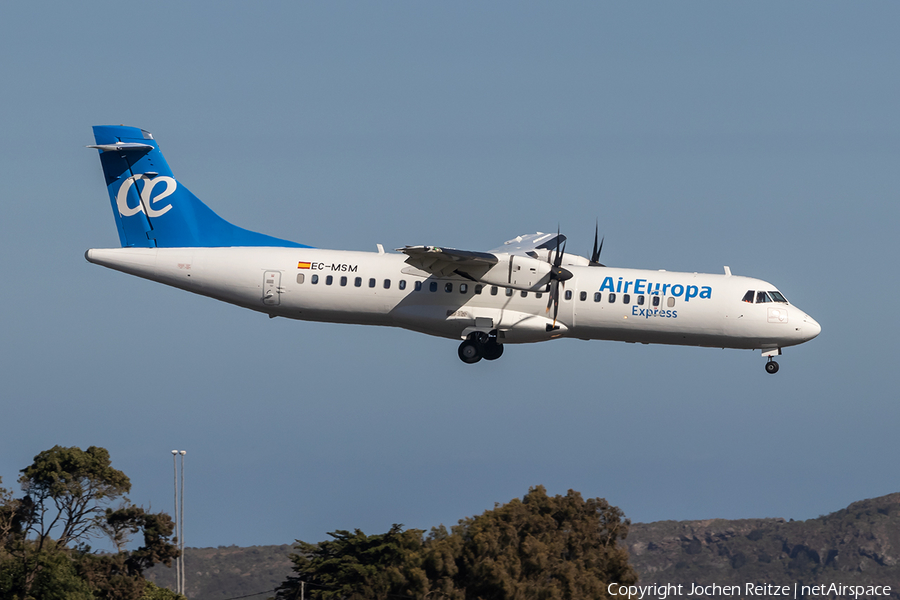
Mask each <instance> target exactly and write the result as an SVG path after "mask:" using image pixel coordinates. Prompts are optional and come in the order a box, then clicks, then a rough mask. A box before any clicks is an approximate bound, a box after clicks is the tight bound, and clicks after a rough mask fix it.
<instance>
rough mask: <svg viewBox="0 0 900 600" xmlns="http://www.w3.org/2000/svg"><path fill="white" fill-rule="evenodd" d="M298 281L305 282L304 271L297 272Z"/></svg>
mask: <svg viewBox="0 0 900 600" xmlns="http://www.w3.org/2000/svg"><path fill="white" fill-rule="evenodd" d="M297 283H303V273H297Z"/></svg>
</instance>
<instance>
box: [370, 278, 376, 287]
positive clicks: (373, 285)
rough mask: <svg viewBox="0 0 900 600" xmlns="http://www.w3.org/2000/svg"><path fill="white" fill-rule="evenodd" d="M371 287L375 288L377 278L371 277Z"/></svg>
mask: <svg viewBox="0 0 900 600" xmlns="http://www.w3.org/2000/svg"><path fill="white" fill-rule="evenodd" d="M369 287H375V278H374V277H369Z"/></svg>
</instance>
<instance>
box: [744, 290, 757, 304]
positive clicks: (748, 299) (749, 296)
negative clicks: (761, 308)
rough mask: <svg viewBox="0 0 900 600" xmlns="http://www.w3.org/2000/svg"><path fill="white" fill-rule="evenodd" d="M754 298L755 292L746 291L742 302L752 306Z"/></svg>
mask: <svg viewBox="0 0 900 600" xmlns="http://www.w3.org/2000/svg"><path fill="white" fill-rule="evenodd" d="M754 296H756V290H747V293H746V294H744V297H743V301H744V302H749V303H750V304H753V297H754Z"/></svg>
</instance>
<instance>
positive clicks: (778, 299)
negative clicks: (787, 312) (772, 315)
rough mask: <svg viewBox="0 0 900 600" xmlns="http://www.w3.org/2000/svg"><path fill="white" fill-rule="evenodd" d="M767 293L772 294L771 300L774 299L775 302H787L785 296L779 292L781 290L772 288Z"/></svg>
mask: <svg viewBox="0 0 900 600" xmlns="http://www.w3.org/2000/svg"><path fill="white" fill-rule="evenodd" d="M769 295H770V296H772V300H774V301H775V302H784V303H785V304H787V298H785V297H784V296H783V295H782V294H781V292H778V291H774V290H773V291H770V292H769Z"/></svg>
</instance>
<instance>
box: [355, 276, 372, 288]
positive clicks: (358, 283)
mask: <svg viewBox="0 0 900 600" xmlns="http://www.w3.org/2000/svg"><path fill="white" fill-rule="evenodd" d="M371 281H375V280H374V279H372V280H371ZM353 285H355V286H356V287H362V277H357V278H356V279H354V280H353Z"/></svg>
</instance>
